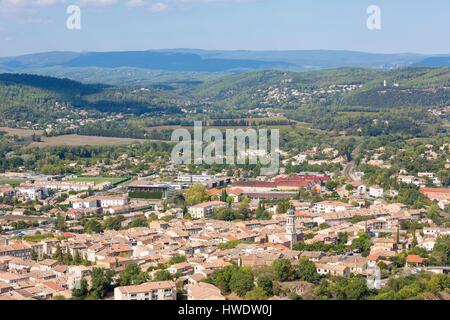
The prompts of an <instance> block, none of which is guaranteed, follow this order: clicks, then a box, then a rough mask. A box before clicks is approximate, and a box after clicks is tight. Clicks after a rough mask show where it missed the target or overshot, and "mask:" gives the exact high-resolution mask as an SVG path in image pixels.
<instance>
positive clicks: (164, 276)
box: [153, 270, 173, 281]
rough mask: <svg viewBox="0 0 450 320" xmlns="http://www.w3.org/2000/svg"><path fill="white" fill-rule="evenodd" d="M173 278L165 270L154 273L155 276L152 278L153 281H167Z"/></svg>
mask: <svg viewBox="0 0 450 320" xmlns="http://www.w3.org/2000/svg"><path fill="white" fill-rule="evenodd" d="M172 279H173V276H172V275H171V274H170V272H169V271H167V270H160V271H158V272H156V273H155V276H154V277H153V281H167V280H172Z"/></svg>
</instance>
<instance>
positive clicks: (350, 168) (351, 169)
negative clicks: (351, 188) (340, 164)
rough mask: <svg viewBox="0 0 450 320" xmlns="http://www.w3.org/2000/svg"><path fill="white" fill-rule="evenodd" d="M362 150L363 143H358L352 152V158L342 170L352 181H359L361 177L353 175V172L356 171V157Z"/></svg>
mask: <svg viewBox="0 0 450 320" xmlns="http://www.w3.org/2000/svg"><path fill="white" fill-rule="evenodd" d="M360 152H361V145H358V146H357V147H356V148H355V149H354V150H353V152H352V160H351V161H350V162H349V163H347V164H346V165H345V167H344V170H343V172H342V173H343V175H344V176H345V177H346V178H347V179H348V180H350V182H353V181H359V179H358V178H356V177H355V176H354V175H353V172H354V171H355V166H356V165H355V159H356V157H357V156H358V154H359V153H360Z"/></svg>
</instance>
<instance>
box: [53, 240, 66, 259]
mask: <svg viewBox="0 0 450 320" xmlns="http://www.w3.org/2000/svg"><path fill="white" fill-rule="evenodd" d="M53 259H55V260H58V262H63V260H64V255H63V253H62V249H61V246H60V245H59V243H58V244H57V245H56V251H55V254H54V255H53Z"/></svg>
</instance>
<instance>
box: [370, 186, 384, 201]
mask: <svg viewBox="0 0 450 320" xmlns="http://www.w3.org/2000/svg"><path fill="white" fill-rule="evenodd" d="M369 196H371V197H372V198H383V196H384V190H383V188H380V187H370V188H369Z"/></svg>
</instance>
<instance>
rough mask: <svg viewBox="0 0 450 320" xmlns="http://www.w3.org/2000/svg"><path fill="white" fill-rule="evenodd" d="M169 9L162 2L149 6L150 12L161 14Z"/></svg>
mask: <svg viewBox="0 0 450 320" xmlns="http://www.w3.org/2000/svg"><path fill="white" fill-rule="evenodd" d="M168 9H169V5H168V4H167V3H163V2H157V3H155V4H152V5H151V6H150V11H151V12H163V11H166V10H168Z"/></svg>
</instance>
